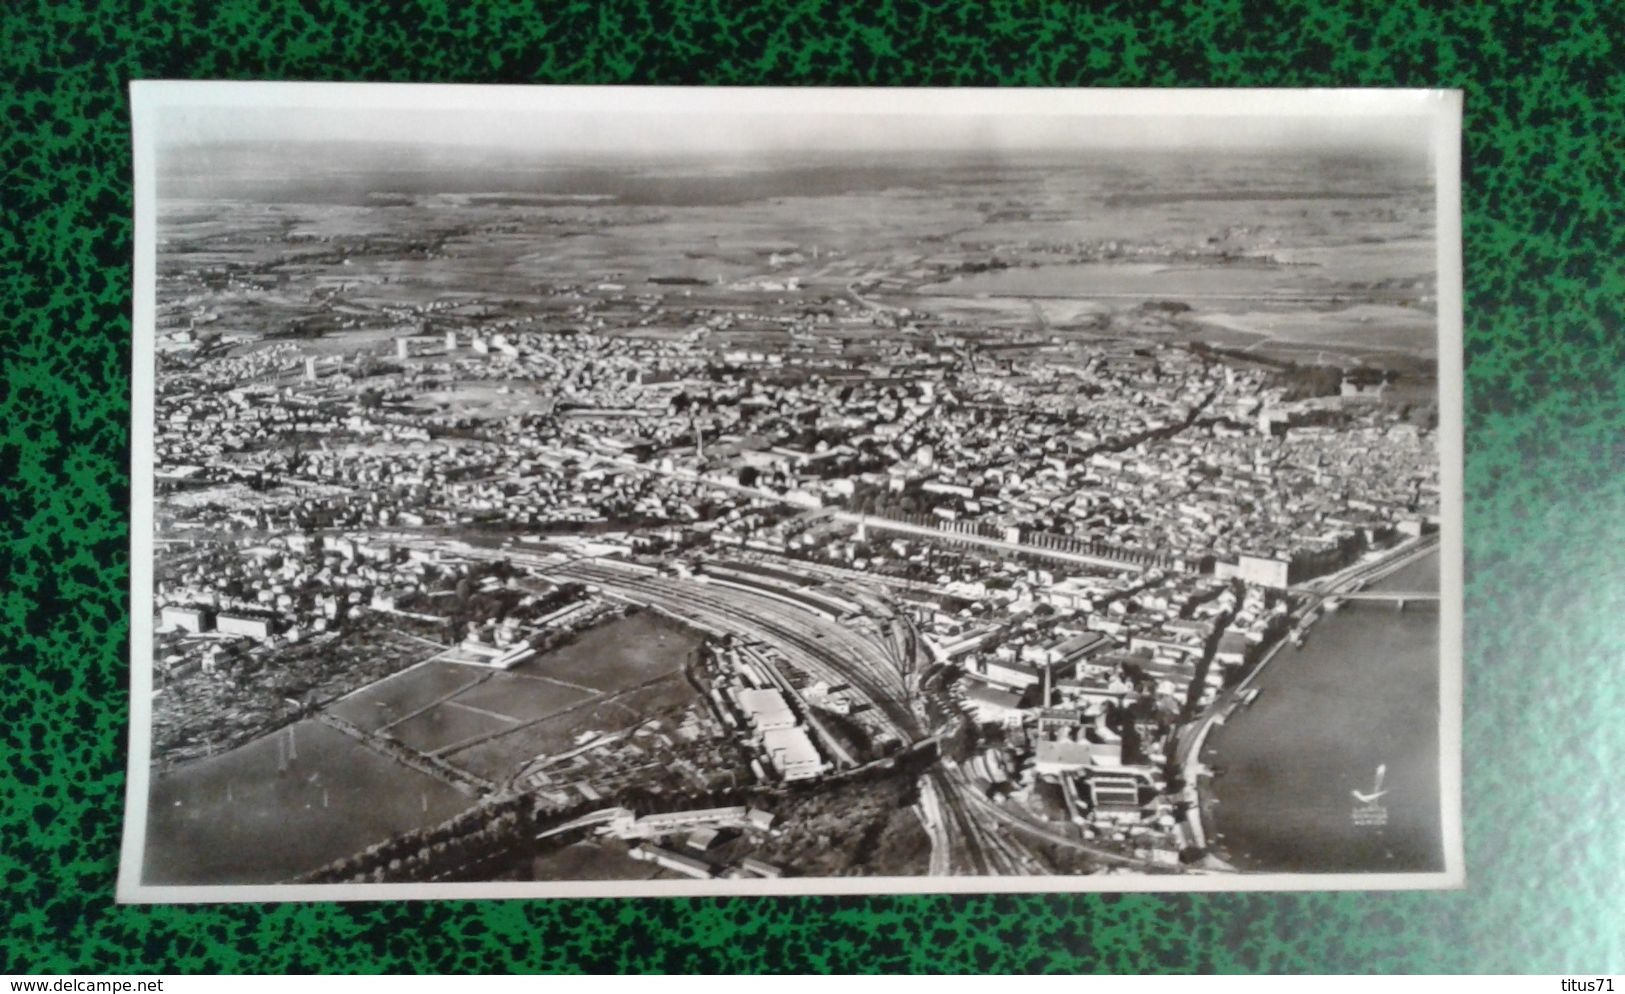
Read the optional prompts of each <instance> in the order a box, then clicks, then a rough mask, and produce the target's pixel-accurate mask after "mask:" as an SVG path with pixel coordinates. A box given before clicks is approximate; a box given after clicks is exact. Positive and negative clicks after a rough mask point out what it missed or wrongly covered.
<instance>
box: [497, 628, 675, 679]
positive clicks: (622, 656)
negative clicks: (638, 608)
mask: <svg viewBox="0 0 1625 994" xmlns="http://www.w3.org/2000/svg"><path fill="white" fill-rule="evenodd" d="M699 644H700V643H699V640H698V639H696V638H695V637H694V636H692V635H690V634H688V633H687V632H684V631H682V630H681V629H679V628H677V627H676V626H675V625H672V624H671V623H670V622H667V621H665V620H663V619H661V618H660V617H659V616H658V615H655V614H649V613H643V614H635V615H632V616H631V617H629V618H624V619H622V620H620V621H617V622H613V623H611V624H608V625H601V626H599V627H597V628H594V629H592V630H591V631H589V632H587V633H586V634H585V635H583V636H581V637H580V638H579V639H577V640H576V641H575V642H573V643H571V644H570V645H567V646H565V647H563V648H561V649H558V650H557V651H554V652H550V653H548V654H547V655H545V656H542V657H540V658H538V659H535V660H532V661H530V662H527V663H525V665H523V666H521V667H520V668H518V669H516V670H514V672H515V673H532V674H537V675H540V676H548V677H552V678H554V679H557V680H564V681H566V682H569V683H577V684H581V685H583V686H587V687H592V688H595V689H597V690H601V691H614V690H621V689H625V688H627V687H632V686H636V685H637V684H640V683H642V682H644V681H645V680H648V679H651V678H653V677H656V676H659V675H661V674H662V673H676V672H679V671H681V670H682V668H683V662H684V660H685V659H687V657H688V653H689V652H690V651H691V650H693V649H694V648H696V647H698V646H699Z"/></svg>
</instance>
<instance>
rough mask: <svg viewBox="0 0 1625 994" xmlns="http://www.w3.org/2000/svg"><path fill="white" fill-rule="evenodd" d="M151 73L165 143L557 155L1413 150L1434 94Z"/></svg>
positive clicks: (1434, 119)
mask: <svg viewBox="0 0 1625 994" xmlns="http://www.w3.org/2000/svg"><path fill="white" fill-rule="evenodd" d="M160 86H161V87H162V89H160V90H158V91H157V93H158V94H159V96H160V99H158V100H155V101H154V103H155V104H156V105H157V106H156V110H157V120H156V122H155V123H156V124H157V126H158V127H157V135H156V137H157V140H158V141H159V143H160V144H163V145H178V144H194V143H201V142H255V141H315V142H351V141H368V142H410V143H416V144H427V145H451V146H462V147H468V146H480V147H503V148H508V149H512V150H513V151H516V152H527V153H537V154H541V155H544V156H554V155H557V156H561V157H575V156H591V157H620V156H633V155H669V156H685V157H686V156H705V155H716V156H729V157H732V156H746V155H755V154H765V153H788V152H795V151H802V150H805V151H808V152H822V153H833V154H839V153H841V152H843V151H852V152H875V151H893V150H896V151H905V150H925V151H931V150H977V149H1000V150H1036V149H1056V150H1067V149H1081V148H1180V147H1192V146H1194V147H1204V148H1218V149H1246V148H1279V149H1294V148H1298V149H1304V150H1318V149H1342V148H1352V149H1373V150H1377V149H1380V150H1395V151H1397V150H1400V149H1413V150H1416V151H1417V152H1418V153H1419V154H1420V153H1422V152H1424V151H1425V150H1426V149H1427V148H1428V147H1429V145H1430V136H1431V135H1432V134H1434V130H1433V129H1434V128H1435V126H1436V125H1437V123H1438V121H1439V119H1440V117H1439V115H1438V113H1436V111H1437V106H1438V104H1437V100H1436V99H1435V100H1434V101H1433V102H1431V103H1430V102H1429V100H1427V99H1424V98H1426V97H1428V96H1429V95H1426V94H1420V93H1417V92H1416V91H1388V92H1387V93H1378V92H1375V91H1342V92H1337V91H1323V92H1315V91H1277V92H1273V93H1269V92H1263V91H1241V95H1240V96H1238V95H1236V93H1235V92H1230V93H1226V92H1225V91H1183V92H1180V93H1177V94H1176V93H1174V92H1172V91H1098V90H1097V91H1079V90H1074V91H1033V90H1027V91H1018V90H1002V91H988V90H965V91H944V90H934V91H922V90H799V91H786V90H745V89H733V90H727V89H718V88H710V89H703V90H702V89H675V88H673V89H633V88H613V87H602V88H576V87H569V88H541V87H411V86H399V87H397V86H336V85H329V86H321V85H310V84H307V85H283V86H276V85H269V84H258V85H254V84H249V85H242V84H239V85H235V86H225V85H221V84H197V85H195V86H186V85H184V84H160ZM139 99H140V98H139V97H138V105H139ZM139 119H140V118H139V115H138V120H139Z"/></svg>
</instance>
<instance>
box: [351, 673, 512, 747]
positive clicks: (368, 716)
mask: <svg viewBox="0 0 1625 994" xmlns="http://www.w3.org/2000/svg"><path fill="white" fill-rule="evenodd" d="M489 676H490V674H489V673H488V672H486V671H482V670H478V669H474V668H472V667H468V666H458V665H456V664H454V663H442V662H427V663H424V664H422V665H421V666H415V667H413V668H412V669H410V670H406V671H405V672H403V673H398V674H396V675H395V676H392V677H388V678H387V679H384V680H380V681H378V682H377V683H375V684H373V685H371V686H370V687H367V688H365V689H363V690H361V691H359V692H358V693H355V694H351V695H350V696H349V697H346V698H345V699H344V700H342V701H339V702H338V703H337V704H334V705H333V707H332V709H331V710H332V711H333V713H334V714H336V715H338V716H339V717H340V718H343V719H345V720H346V721H349V722H351V723H353V724H355V725H358V726H360V727H362V728H365V729H367V730H368V731H376V730H378V729H380V728H382V727H384V726H385V725H388V724H389V723H391V722H394V721H400V720H401V719H402V718H404V717H406V716H407V715H409V714H411V713H412V712H414V711H416V710H418V709H419V708H423V707H427V706H428V705H430V704H432V703H433V702H435V701H437V700H439V699H440V698H442V697H445V696H446V695H448V694H451V693H454V692H456V691H457V690H458V689H459V688H462V689H465V690H466V689H467V688H470V687H473V686H474V685H476V684H477V683H479V682H480V680H481V679H482V678H486V677H489Z"/></svg>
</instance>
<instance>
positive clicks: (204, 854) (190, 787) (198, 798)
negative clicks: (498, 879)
mask: <svg viewBox="0 0 1625 994" xmlns="http://www.w3.org/2000/svg"><path fill="white" fill-rule="evenodd" d="M290 737H291V739H292V742H293V748H292V751H293V752H294V753H295V756H294V758H292V759H289V760H288V761H287V771H286V772H285V773H278V772H277V770H278V765H279V762H278V761H279V754H281V755H286V753H287V751H289V747H288V741H289V739H290ZM470 803H471V800H470V798H468V797H465V796H464V795H463V794H460V793H458V792H457V791H456V790H453V789H452V788H451V787H448V786H446V785H445V784H443V783H441V782H440V781H438V780H435V779H434V778H432V777H428V776H425V775H423V774H421V773H418V772H416V771H415V770H411V769H408V768H407V767H405V766H402V765H400V764H399V763H397V762H395V761H393V760H391V759H387V758H385V757H384V756H381V755H379V754H378V753H375V752H373V751H371V750H370V749H367V748H366V747H364V746H362V745H360V744H359V743H357V742H356V741H354V740H353V739H350V738H348V737H346V736H345V735H343V734H341V733H339V732H337V731H335V730H333V729H332V728H329V727H327V726H326V725H323V724H321V723H320V722H316V721H302V722H299V723H298V724H296V725H293V726H291V727H290V728H288V729H283V730H280V731H277V732H273V733H271V734H269V735H265V736H262V737H260V738H258V739H255V740H254V741H252V742H250V743H248V744H247V745H244V746H242V747H240V748H237V749H233V750H231V751H230V752H227V753H222V754H221V755H219V756H214V757H211V758H208V759H202V760H198V761H197V762H194V763H188V764H186V765H185V766H183V767H181V768H179V769H177V770H175V771H173V772H171V773H167V774H164V775H161V776H157V777H156V778H155V780H154V782H153V785H152V791H151V794H150V801H149V805H148V809H147V810H148V819H149V820H148V823H147V851H146V862H145V864H144V865H145V882H146V883H149V884H185V883H227V882H229V883H275V882H278V881H281V880H286V879H289V878H291V877H294V876H297V875H298V874H300V873H303V872H305V871H307V870H311V869H314V868H316V867H318V866H321V865H322V864H324V863H327V862H330V861H332V860H334V859H337V858H339V857H341V856H347V855H349V854H350V853H353V852H356V851H359V850H361V849H364V848H366V847H367V846H369V845H372V844H373V843H375V842H381V841H383V840H384V839H387V838H389V837H390V836H393V835H398V834H400V833H401V832H405V831H408V830H410V829H414V828H419V827H422V826H425V825H432V824H436V823H438V822H440V821H443V820H445V819H447V818H450V817H451V816H452V815H454V814H456V813H457V812H459V811H461V810H463V809H464V808H466V807H468V806H469V804H470Z"/></svg>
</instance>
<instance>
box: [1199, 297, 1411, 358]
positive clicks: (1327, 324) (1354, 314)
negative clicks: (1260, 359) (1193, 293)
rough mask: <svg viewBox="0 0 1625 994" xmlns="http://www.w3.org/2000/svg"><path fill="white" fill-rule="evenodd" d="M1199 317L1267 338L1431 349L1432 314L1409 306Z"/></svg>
mask: <svg viewBox="0 0 1625 994" xmlns="http://www.w3.org/2000/svg"><path fill="white" fill-rule="evenodd" d="M1197 320H1199V321H1201V322H1203V323H1206V324H1211V325H1216V326H1218V327H1220V328H1226V329H1229V330H1231V331H1237V332H1241V333H1243V334H1248V335H1255V336H1257V337H1258V339H1259V340H1261V341H1268V342H1283V343H1293V344H1304V345H1318V346H1325V347H1332V346H1338V347H1342V348H1363V349H1372V350H1394V351H1406V352H1408V351H1418V352H1427V353H1431V352H1432V351H1433V350H1434V333H1433V329H1434V324H1435V319H1434V317H1433V315H1431V314H1428V313H1427V312H1425V311H1419V310H1415V309H1413V308H1409V307H1394V306H1389V305H1382V304H1363V305H1360V306H1357V307H1348V308H1342V309H1340V310H1333V311H1312V310H1283V311H1245V312H1242V313H1239V314H1217V313H1208V314H1202V315H1200V316H1199V317H1198V318H1197ZM1225 344H1229V343H1225Z"/></svg>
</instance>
